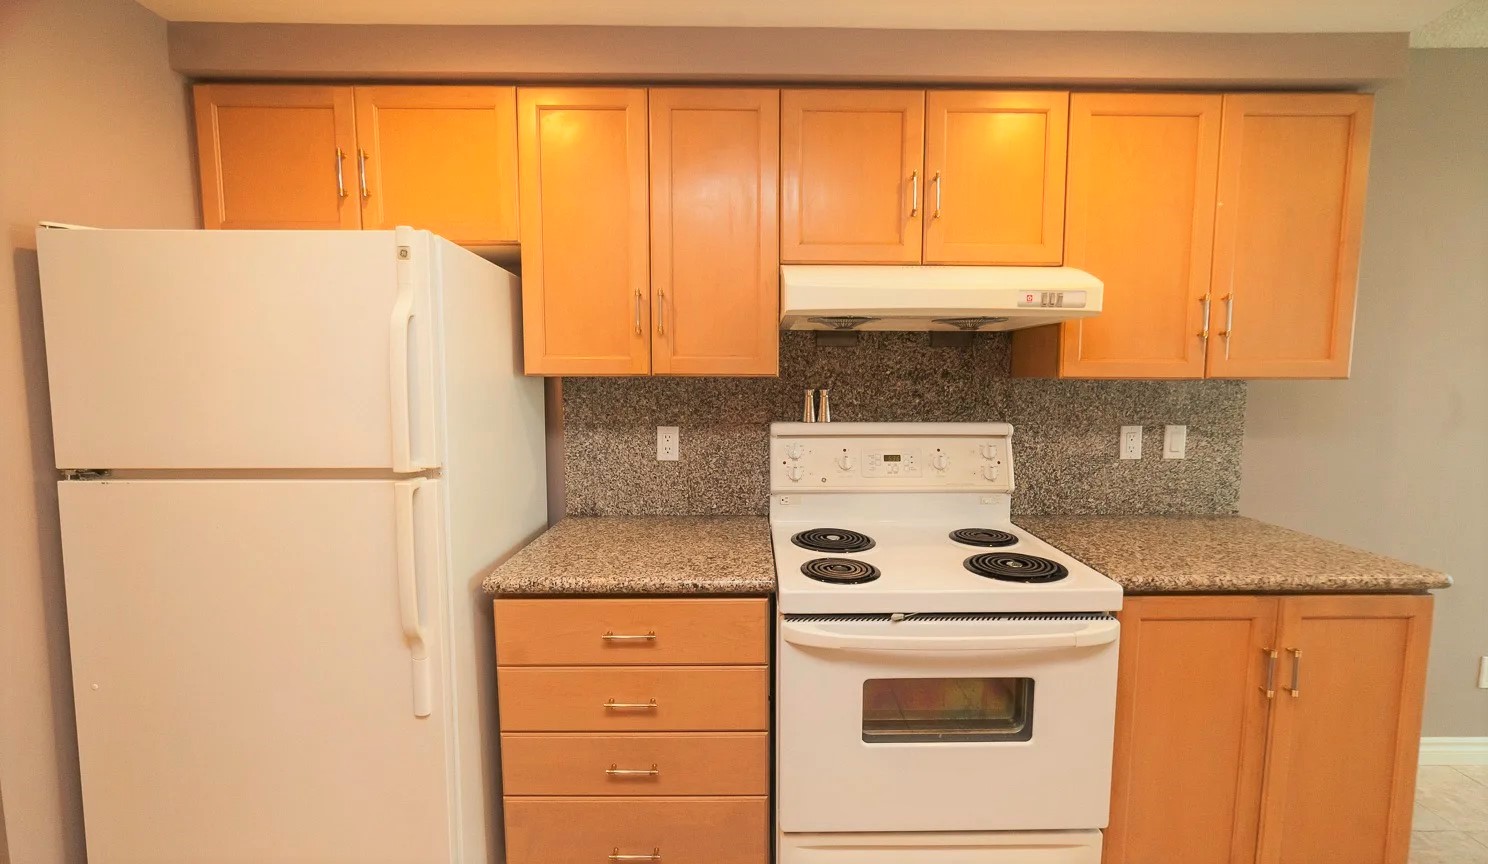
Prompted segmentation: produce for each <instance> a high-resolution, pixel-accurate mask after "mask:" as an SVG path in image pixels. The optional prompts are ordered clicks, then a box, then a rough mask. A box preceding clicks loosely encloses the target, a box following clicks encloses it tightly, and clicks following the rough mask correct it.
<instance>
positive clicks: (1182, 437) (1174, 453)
mask: <svg viewBox="0 0 1488 864" xmlns="http://www.w3.org/2000/svg"><path fill="white" fill-rule="evenodd" d="M1187 451H1188V427H1187V426H1182V425H1179V426H1175V425H1173V424H1171V423H1169V424H1168V425H1167V426H1164V427H1163V458H1164V459H1182V458H1183V456H1184V454H1185V453H1186V452H1187Z"/></svg>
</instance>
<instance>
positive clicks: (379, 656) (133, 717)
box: [60, 479, 460, 864]
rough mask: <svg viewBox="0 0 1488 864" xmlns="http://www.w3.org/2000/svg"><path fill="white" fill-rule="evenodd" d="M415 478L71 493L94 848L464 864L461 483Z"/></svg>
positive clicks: (65, 490)
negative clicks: (458, 620)
mask: <svg viewBox="0 0 1488 864" xmlns="http://www.w3.org/2000/svg"><path fill="white" fill-rule="evenodd" d="M412 482H413V484H414V485H412V486H409V485H407V484H408V483H409V481H401V483H400V481H392V480H387V481H382V480H314V481H296V480H265V481H248V480H214V481H207V480H139V481H118V482H115V481H67V482H63V483H61V484H60V503H61V511H62V525H63V537H62V540H63V554H64V558H65V564H66V574H67V575H66V587H67V615H68V626H69V630H70V633H71V647H72V669H73V687H74V696H75V700H76V710H77V729H78V750H79V760H80V763H81V768H82V778H83V811H84V814H85V830H86V834H87V844H88V855H89V859H90V860H97V861H140V862H145V861H148V862H151V864H187V862H190V864H199V862H204V861H211V862H215V864H249V862H252V864H261V862H265V861H274V862H281V864H301V862H303V864H310V862H314V864H340V862H346V864H352V862H355V864H408V862H430V864H437V862H448V861H451V860H452V859H453V855H452V852H451V848H452V840H451V838H452V836H453V835H455V834H456V833H457V832H458V831H459V830H460V826H459V825H458V817H457V816H456V815H455V814H456V813H458V806H459V802H458V800H456V799H457V797H458V793H457V792H456V791H455V790H457V788H458V785H457V776H456V775H457V773H458V770H459V768H458V766H457V765H456V764H455V763H454V760H453V759H452V757H451V756H450V755H449V754H451V753H452V752H453V750H452V746H451V741H452V735H453V731H452V724H453V716H452V708H451V707H450V703H451V699H450V698H449V690H448V685H447V684H446V680H447V670H448V650H447V648H445V647H443V646H445V644H446V642H447V640H445V639H443V638H442V636H441V634H443V633H446V632H447V627H446V623H445V615H446V612H445V609H446V602H445V601H444V599H442V598H444V597H445V591H444V586H443V583H444V581H445V580H444V576H443V575H442V573H443V560H442V559H443V551H442V545H443V544H442V540H441V534H442V529H441V527H440V526H441V525H442V521H441V513H440V510H441V505H440V494H441V490H440V483H441V482H442V481H435V480H426V479H421V480H417V481H412ZM400 501H402V502H405V503H404V504H403V505H400ZM408 505H411V508H412V512H411V513H407V514H401V515H400V513H399V509H400V506H405V507H406V506H408ZM410 518H411V522H410V521H409V519H410ZM409 544H411V545H412V548H409ZM410 591H411V596H410V593H409V592H410ZM410 601H412V602H413V603H414V604H415V606H416V608H412V609H410V608H409V602H410ZM412 630H416V631H418V632H420V633H421V634H422V636H423V640H424V642H425V643H426V648H425V653H426V655H427V659H425V660H423V661H418V660H416V659H415V657H416V655H417V653H418V652H417V651H416V650H415V649H416V648H417V647H418V646H416V645H414V644H413V643H414V640H413V639H412V638H410V636H409V633H410V631H412ZM420 663H422V664H424V665H425V666H426V667H427V671H428V673H429V674H428V676H427V679H426V684H425V686H426V687H427V688H428V692H427V695H425V694H423V693H421V692H420V684H419V682H418V676H419V673H418V672H417V669H418V667H419V665H420ZM421 702H423V703H425V704H422V705H421V704H420V703H421ZM425 710H427V712H428V713H427V716H418V715H419V714H421V713H424V711H425Z"/></svg>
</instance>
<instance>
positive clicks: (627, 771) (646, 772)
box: [605, 762, 661, 777]
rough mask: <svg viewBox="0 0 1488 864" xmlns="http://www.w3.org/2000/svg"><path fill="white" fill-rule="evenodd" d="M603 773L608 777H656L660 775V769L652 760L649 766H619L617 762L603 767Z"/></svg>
mask: <svg viewBox="0 0 1488 864" xmlns="http://www.w3.org/2000/svg"><path fill="white" fill-rule="evenodd" d="M605 774H606V775H608V776H610V777H657V776H660V775H661V769H659V768H657V767H656V763H655V762H652V763H651V767H650V768H621V767H620V766H619V764H618V763H616V764H612V765H611V766H610V767H608V768H606V769H605Z"/></svg>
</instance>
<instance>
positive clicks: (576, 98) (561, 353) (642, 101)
mask: <svg viewBox="0 0 1488 864" xmlns="http://www.w3.org/2000/svg"><path fill="white" fill-rule="evenodd" d="M517 121H518V127H517V132H518V134H517V137H518V149H519V153H520V158H519V164H520V181H521V182H520V195H519V198H520V201H521V209H522V218H521V235H522V322H523V337H524V339H523V341H524V350H525V352H526V370H527V373H528V374H529V375H533V374H537V375H570V374H585V375H606V374H608V375H635V374H645V373H646V372H649V371H650V369H651V341H650V327H651V314H650V309H651V304H650V265H649V256H650V249H649V245H650V244H649V242H648V233H649V232H648V227H649V223H648V218H647V176H646V174H647V147H646V137H647V124H646V91H645V90H641V89H633V88H526V87H524V88H519V89H518V90H517Z"/></svg>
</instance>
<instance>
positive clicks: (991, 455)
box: [980, 444, 997, 459]
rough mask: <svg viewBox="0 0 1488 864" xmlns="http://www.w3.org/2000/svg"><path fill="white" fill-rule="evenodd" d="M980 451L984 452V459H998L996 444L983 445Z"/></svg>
mask: <svg viewBox="0 0 1488 864" xmlns="http://www.w3.org/2000/svg"><path fill="white" fill-rule="evenodd" d="M980 449H981V451H982V458H983V459H996V458H997V445H996V444H983V445H982V446H981V448H980Z"/></svg>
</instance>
